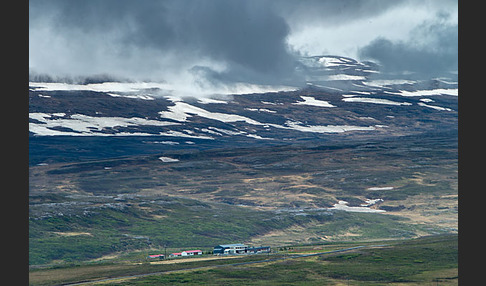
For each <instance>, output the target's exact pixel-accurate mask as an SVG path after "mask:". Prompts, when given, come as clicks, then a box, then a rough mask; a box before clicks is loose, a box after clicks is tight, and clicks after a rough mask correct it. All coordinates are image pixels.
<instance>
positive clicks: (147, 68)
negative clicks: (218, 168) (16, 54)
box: [29, 0, 457, 85]
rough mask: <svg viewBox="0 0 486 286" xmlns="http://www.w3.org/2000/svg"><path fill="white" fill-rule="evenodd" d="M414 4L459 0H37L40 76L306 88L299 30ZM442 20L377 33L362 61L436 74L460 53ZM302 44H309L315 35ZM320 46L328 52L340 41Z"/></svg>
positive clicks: (33, 46) (35, 61) (34, 38)
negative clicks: (401, 33)
mask: <svg viewBox="0 0 486 286" xmlns="http://www.w3.org/2000/svg"><path fill="white" fill-rule="evenodd" d="M407 5H408V6H410V5H412V6H420V5H426V6H427V5H428V6H430V7H431V11H435V10H437V9H438V8H437V7H440V8H441V9H444V10H447V9H448V8H447V7H450V6H451V7H453V6H457V2H456V1H417V0H401V1H381V0H368V1H362V0H341V1H334V0H332V1H325V0H322V1H317V0H303V1H290V0H281V1H271V0H165V1H154V0H144V1H130V0H83V1H65V0H35V1H29V57H30V59H29V64H30V67H31V69H32V70H33V71H38V72H41V73H49V74H53V75H92V74H110V75H113V76H121V77H125V78H132V79H135V80H137V79H150V80H162V79H165V80H173V79H174V78H177V77H184V76H189V77H197V79H196V82H197V81H200V80H202V81H204V80H206V81H207V82H210V83H214V84H217V83H218V82H223V83H224V82H235V81H236V82H251V83H263V84H291V85H298V84H301V83H302V82H303V78H304V76H303V75H301V74H298V73H297V72H296V70H299V69H296V65H298V64H297V60H298V57H299V55H300V54H301V53H302V51H301V50H299V49H298V48H299V47H300V46H299V45H297V46H290V45H289V42H288V39H289V36H291V35H292V33H300V32H302V31H306V30H305V29H308V28H309V27H311V28H313V27H320V28H322V29H328V30H329V29H331V31H332V29H336V28H340V27H347V25H349V24H350V23H355V22H357V21H359V20H360V19H370V21H371V20H372V19H373V17H378V16H379V15H386V13H395V12H396V11H398V10H397V9H398V8H400V7H402V6H403V7H405V6H407ZM410 17H411V18H413V17H414V15H410ZM436 18H437V21H436V22H435V23H424V24H423V25H422V26H419V27H417V28H416V29H415V30H416V34H417V36H416V37H415V39H414V38H413V37H409V39H406V40H401V41H397V40H396V39H389V38H387V37H384V36H382V35H381V32H383V31H384V30H385V29H387V28H388V27H387V26H386V25H383V27H382V28H381V29H382V30H371V29H369V31H367V33H370V35H373V37H372V38H370V39H375V41H372V42H370V40H368V42H366V46H365V47H362V48H361V50H360V51H361V52H360V54H359V55H360V56H362V57H364V58H365V57H366V58H370V59H373V60H378V61H380V63H382V64H383V65H384V66H386V68H387V69H389V70H399V69H406V70H409V69H420V70H423V71H426V70H427V69H426V68H429V69H430V70H431V71H434V70H436V69H442V68H444V66H441V65H447V66H450V63H452V62H451V59H452V58H453V57H454V55H455V56H456V57H457V48H455V49H454V41H456V42H457V31H455V30H454V29H455V28H457V25H456V27H451V26H450V25H449V26H447V25H448V24H447V25H445V26H446V27H444V25H443V24H444V23H442V24H440V21H439V20H438V19H439V18H440V17H439V16H437V17H436ZM441 25H442V26H441ZM341 31H342V30H341ZM344 31H346V29H345V30H344ZM430 35H433V37H430ZM310 37H311V38H312V35H311V36H310ZM370 37H371V36H370ZM454 37H455V38H454ZM351 38H352V37H351ZM432 38H433V39H434V40H433V41H429V42H430V43H431V44H430V43H429V44H428V46H427V45H421V46H416V45H413V42H414V41H415V40H418V41H419V42H420V41H422V42H423V39H432ZM298 39H304V40H302V41H305V40H308V39H309V38H308V36H307V34H306V36H305V37H301V38H298ZM314 39H315V37H314ZM318 40H319V45H320V46H323V47H325V46H326V45H328V46H332V45H333V43H335V42H337V41H334V39H333V38H322V39H321V38H319V39H318ZM339 43H340V42H339ZM334 45H335V44H334ZM351 45H355V46H356V45H363V42H360V43H351ZM301 46H305V45H301ZM295 47H297V48H295ZM430 47H433V48H432V49H431V48H430ZM321 50H325V49H321ZM343 50H346V49H343ZM304 53H305V52H304ZM343 56H348V55H343ZM404 58H408V59H409V60H403V59H404ZM413 61H418V62H420V63H416V64H413V63H410V62H413Z"/></svg>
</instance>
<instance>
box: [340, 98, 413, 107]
mask: <svg viewBox="0 0 486 286" xmlns="http://www.w3.org/2000/svg"><path fill="white" fill-rule="evenodd" d="M342 100H343V101H346V102H363V103H374V104H388V105H412V104H411V103H410V102H397V101H392V100H388V99H382V98H370V97H346V98H343V99H342Z"/></svg>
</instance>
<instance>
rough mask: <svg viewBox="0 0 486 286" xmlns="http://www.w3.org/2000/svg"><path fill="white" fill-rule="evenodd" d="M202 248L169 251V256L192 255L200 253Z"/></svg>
mask: <svg viewBox="0 0 486 286" xmlns="http://www.w3.org/2000/svg"><path fill="white" fill-rule="evenodd" d="M202 254H203V253H202V250H199V249H197V250H186V251H182V252H175V253H171V254H170V255H169V257H178V256H193V255H202Z"/></svg>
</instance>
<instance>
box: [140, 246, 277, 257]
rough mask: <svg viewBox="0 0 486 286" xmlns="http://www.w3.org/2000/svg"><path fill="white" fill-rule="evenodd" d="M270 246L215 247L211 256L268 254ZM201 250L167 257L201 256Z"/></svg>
mask: <svg viewBox="0 0 486 286" xmlns="http://www.w3.org/2000/svg"><path fill="white" fill-rule="evenodd" d="M269 252H270V246H257V247H250V246H248V245H244V244H241V243H235V244H221V245H217V246H215V247H214V249H213V255H232V254H257V253H269ZM202 254H203V252H202V250H199V249H197V250H186V251H182V252H175V253H171V254H170V255H169V257H180V256H194V255H202ZM148 258H151V259H154V258H158V259H165V255H164V254H152V255H149V256H148Z"/></svg>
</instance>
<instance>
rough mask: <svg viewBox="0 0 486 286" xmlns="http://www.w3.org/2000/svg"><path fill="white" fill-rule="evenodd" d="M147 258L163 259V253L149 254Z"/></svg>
mask: <svg viewBox="0 0 486 286" xmlns="http://www.w3.org/2000/svg"><path fill="white" fill-rule="evenodd" d="M148 258H159V259H164V258H165V257H164V255H163V254H152V255H149V256H148Z"/></svg>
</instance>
